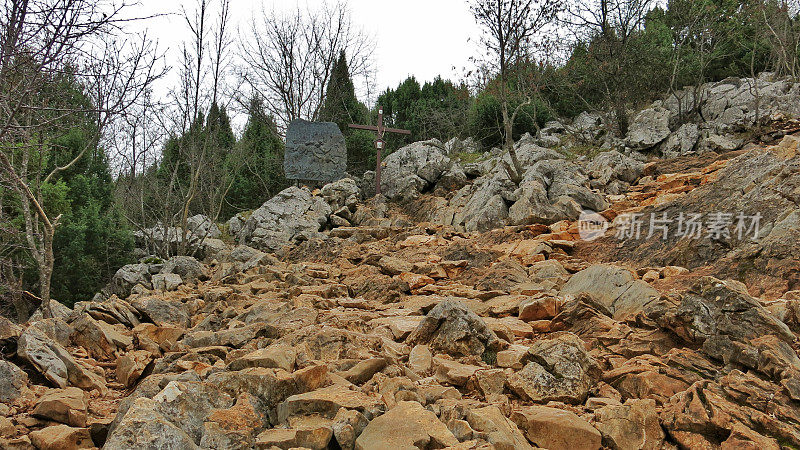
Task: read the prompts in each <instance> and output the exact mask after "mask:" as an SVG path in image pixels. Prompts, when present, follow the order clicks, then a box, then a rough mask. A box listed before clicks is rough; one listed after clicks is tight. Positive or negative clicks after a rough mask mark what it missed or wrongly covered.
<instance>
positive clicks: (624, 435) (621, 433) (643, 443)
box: [597, 399, 664, 450]
mask: <svg viewBox="0 0 800 450" xmlns="http://www.w3.org/2000/svg"><path fill="white" fill-rule="evenodd" d="M597 428H598V429H599V430H600V432H601V433H602V434H603V440H604V441H605V443H606V445H607V446H609V447H611V448H613V449H619V450H623V449H628V448H640V449H652V450H655V449H659V448H662V445H663V443H664V430H662V429H661V424H660V423H659V421H658V413H657V412H656V402H655V400H651V399H647V400H640V399H629V400H628V401H626V402H625V404H624V405H606V406H604V407H602V408H600V409H599V410H598V411H597Z"/></svg>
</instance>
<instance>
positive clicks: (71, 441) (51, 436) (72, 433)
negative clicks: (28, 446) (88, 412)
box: [30, 425, 95, 450]
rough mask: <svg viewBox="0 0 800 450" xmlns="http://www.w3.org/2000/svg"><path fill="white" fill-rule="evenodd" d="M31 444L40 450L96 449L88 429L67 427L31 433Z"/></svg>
mask: <svg viewBox="0 0 800 450" xmlns="http://www.w3.org/2000/svg"><path fill="white" fill-rule="evenodd" d="M30 438H31V442H32V443H33V445H35V446H36V448H38V449H39V450H73V449H82V448H87V449H89V448H95V446H94V443H93V442H92V436H91V435H90V434H89V429H88V428H72V427H69V426H67V425H56V426H53V427H47V428H44V429H42V430H39V431H34V432H32V433H31V436H30Z"/></svg>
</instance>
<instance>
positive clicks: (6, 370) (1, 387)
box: [0, 360, 28, 404]
mask: <svg viewBox="0 0 800 450" xmlns="http://www.w3.org/2000/svg"><path fill="white" fill-rule="evenodd" d="M27 385H28V375H27V374H26V373H25V372H23V371H22V369H20V368H19V367H17V366H15V365H14V364H11V363H10V362H8V361H5V360H0V402H2V403H9V404H10V403H13V402H14V400H16V399H17V398H19V397H20V396H21V395H22V393H23V392H24V390H25V388H26V387H27Z"/></svg>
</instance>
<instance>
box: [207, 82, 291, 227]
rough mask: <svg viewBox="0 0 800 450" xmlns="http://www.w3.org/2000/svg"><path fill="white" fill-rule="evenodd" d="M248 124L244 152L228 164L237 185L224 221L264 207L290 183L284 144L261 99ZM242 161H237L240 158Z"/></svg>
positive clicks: (251, 107)
mask: <svg viewBox="0 0 800 450" xmlns="http://www.w3.org/2000/svg"><path fill="white" fill-rule="evenodd" d="M248 109H249V111H248V119H247V124H246V125H245V128H244V132H243V133H242V138H241V140H240V141H239V142H238V144H237V145H238V146H239V147H240V151H239V152H237V155H231V156H229V157H228V158H227V159H226V161H225V163H226V169H225V170H228V171H233V172H234V175H233V181H232V184H231V188H230V190H229V191H228V195H227V196H226V200H225V207H224V208H223V211H222V213H221V216H222V217H224V218H227V217H231V216H233V215H235V214H236V213H238V212H240V211H243V210H251V209H255V208H258V207H259V206H261V205H262V204H263V203H264V202H265V201H266V200H268V199H269V198H271V197H272V196H274V195H275V194H277V193H278V192H280V191H281V190H282V189H284V188H285V187H286V186H288V182H287V181H286V178H285V177H284V175H283V141H282V140H281V138H280V136H279V135H278V127H277V125H276V124H275V120H274V119H273V118H272V117H271V116H269V115H268V114H267V112H266V111H265V110H264V104H263V102H262V100H261V99H260V98H258V97H256V98H253V99H251V100H250V105H249V108H248ZM237 157H238V158H240V159H241V160H240V161H235V159H236V158H237Z"/></svg>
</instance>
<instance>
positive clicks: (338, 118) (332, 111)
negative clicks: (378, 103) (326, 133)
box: [319, 52, 375, 174]
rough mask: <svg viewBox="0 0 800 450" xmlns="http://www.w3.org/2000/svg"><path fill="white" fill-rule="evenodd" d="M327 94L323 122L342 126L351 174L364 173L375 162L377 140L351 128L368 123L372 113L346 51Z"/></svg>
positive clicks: (333, 73) (329, 83) (322, 113)
mask: <svg viewBox="0 0 800 450" xmlns="http://www.w3.org/2000/svg"><path fill="white" fill-rule="evenodd" d="M325 92H326V95H325V102H324V103H323V104H322V108H320V112H319V119H320V120H321V121H324V122H334V123H336V125H338V126H339V129H340V130H341V131H342V134H344V136H345V140H346V142H347V166H348V167H347V168H348V171H349V172H351V173H354V174H361V173H363V172H364V171H365V170H367V169H369V168H370V167H371V166H370V164H372V163H373V162H374V158H375V155H374V153H375V151H374V147H373V140H374V137H372V136H371V134H370V133H368V132H365V131H357V130H353V129H351V128H349V127H348V124H351V123H364V121H366V119H367V116H368V111H367V107H366V106H365V105H364V104H363V103H361V102H359V101H358V98H357V97H356V90H355V85H354V84H353V79H352V78H351V77H350V69H349V68H348V67H347V56H346V55H345V53H344V52H342V53H341V54H339V59H338V60H337V61H336V65H334V67H333V72H332V74H331V79H330V81H329V82H328V87H327V89H326V91H325Z"/></svg>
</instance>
